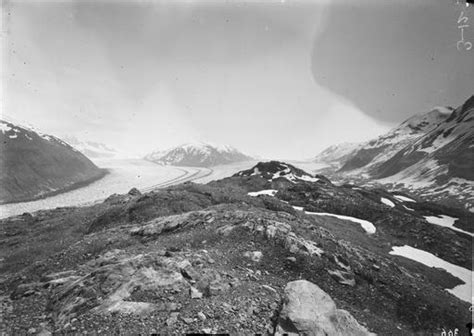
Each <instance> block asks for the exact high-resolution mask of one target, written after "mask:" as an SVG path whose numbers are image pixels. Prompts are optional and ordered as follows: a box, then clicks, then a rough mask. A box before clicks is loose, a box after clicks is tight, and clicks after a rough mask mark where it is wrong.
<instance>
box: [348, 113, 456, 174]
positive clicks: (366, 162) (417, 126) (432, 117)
mask: <svg viewBox="0 0 474 336" xmlns="http://www.w3.org/2000/svg"><path fill="white" fill-rule="evenodd" d="M450 112H452V109H450V108H435V109H433V110H432V111H430V112H428V113H426V114H421V115H415V116H414V117H411V118H409V119H407V120H406V121H404V122H403V123H401V124H400V126H398V127H396V128H394V129H392V130H391V131H389V132H388V133H386V134H384V135H381V136H379V137H378V138H376V139H374V140H370V141H368V142H366V143H363V144H362V145H360V146H359V147H357V148H356V149H355V151H354V152H352V153H348V154H346V156H345V157H343V159H344V158H347V160H344V163H343V164H342V165H341V169H340V170H341V171H342V172H347V171H353V170H356V169H360V170H362V171H364V172H366V171H370V170H372V169H374V168H376V167H377V166H378V165H380V164H382V163H383V162H385V161H386V160H388V159H389V158H390V157H392V156H393V155H394V154H395V153H396V152H398V151H399V150H401V149H402V148H404V147H405V146H407V145H408V144H410V143H412V142H413V141H414V140H416V139H417V138H419V137H420V136H422V135H424V134H427V133H429V132H430V131H432V130H433V129H434V128H436V127H437V126H438V125H439V124H440V123H441V122H443V121H444V120H446V119H447V118H448V117H449V113H450Z"/></svg>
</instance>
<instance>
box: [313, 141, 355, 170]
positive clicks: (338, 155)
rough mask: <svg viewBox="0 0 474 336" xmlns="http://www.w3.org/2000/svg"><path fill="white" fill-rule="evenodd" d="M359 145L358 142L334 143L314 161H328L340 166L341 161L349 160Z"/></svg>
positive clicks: (332, 164)
mask: <svg viewBox="0 0 474 336" xmlns="http://www.w3.org/2000/svg"><path fill="white" fill-rule="evenodd" d="M359 146H360V144H358V143H341V144H337V145H332V146H330V147H328V148H326V149H325V150H324V151H322V152H321V153H319V154H318V155H317V156H316V157H315V158H314V159H313V160H312V161H313V162H321V163H327V164H330V165H331V166H336V167H337V168H340V165H341V163H342V162H345V161H347V160H348V159H349V158H350V157H351V155H353V154H354V153H355V151H356V149H357V148H358V147H359Z"/></svg>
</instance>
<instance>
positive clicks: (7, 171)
mask: <svg viewBox="0 0 474 336" xmlns="http://www.w3.org/2000/svg"><path fill="white" fill-rule="evenodd" d="M0 141H1V143H2V146H0V157H1V164H2V169H1V170H0V203H8V202H17V201H25V200H31V199H35V198H39V197H44V196H46V195H51V194H53V193H58V192H60V191H63V190H66V189H72V188H75V187H78V186H79V185H80V184H85V183H89V182H92V181H93V180H96V179H98V178H100V177H102V176H103V175H104V174H105V171H104V170H102V169H99V168H98V167H96V166H95V165H94V164H93V163H92V162H91V161H90V160H89V159H87V158H86V157H85V156H84V155H83V154H81V153H80V152H79V151H77V150H76V149H74V148H73V147H71V146H70V145H69V144H67V143H65V142H64V141H62V140H61V139H59V138H57V137H54V136H52V135H47V134H43V133H41V132H39V131H37V130H34V129H32V128H29V127H24V126H18V125H15V124H13V123H11V122H7V121H3V120H0Z"/></svg>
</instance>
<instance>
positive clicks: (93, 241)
mask: <svg viewBox="0 0 474 336" xmlns="http://www.w3.org/2000/svg"><path fill="white" fill-rule="evenodd" d="M443 218H451V219H453V224H450V225H444V226H443V225H441V224H440V223H441V221H440V220H441V219H443ZM434 219H438V220H437V221H435V220H434ZM435 222H436V223H438V224H434V223H435ZM472 223H473V215H472V214H470V213H468V212H465V211H462V210H458V209H453V208H449V207H445V206H441V205H439V204H434V203H431V202H426V201H425V200H423V199H420V198H416V199H414V198H409V197H407V196H406V195H403V194H400V193H390V192H388V191H386V190H384V189H374V188H363V187H360V186H354V185H345V186H336V185H335V184H333V183H332V182H331V181H330V180H328V179H327V178H325V177H324V176H321V175H318V176H313V175H311V174H309V173H307V172H305V171H302V170H301V169H297V168H296V167H294V166H292V165H290V164H287V163H284V162H277V161H272V162H261V163H259V164H257V165H256V166H254V167H252V168H251V169H248V170H245V171H241V172H238V173H236V174H235V175H234V176H231V177H228V178H224V179H222V180H219V181H214V182H211V183H209V184H207V185H199V184H193V183H185V184H181V185H177V186H172V187H168V188H166V189H162V190H159V191H154V192H150V193H146V194H141V193H140V192H138V191H137V190H131V191H130V193H128V194H125V195H112V196H111V197H109V198H108V199H107V200H105V201H104V202H103V203H100V204H95V205H92V206H88V207H79V208H75V207H70V208H58V209H55V210H48V211H39V212H36V213H31V214H24V215H22V216H17V217H11V218H8V219H4V220H1V221H0V225H1V226H2V228H4V230H3V231H1V232H0V239H1V241H2V242H3V244H2V245H0V256H1V259H0V276H1V278H0V279H1V281H0V298H1V301H0V307H1V308H2V309H3V311H4V312H5V313H4V318H3V319H0V329H1V330H5V331H6V332H7V333H11V334H24V333H27V332H29V333H33V334H34V333H43V334H47V333H59V334H67V333H75V334H88V333H101V334H153V333H160V334H183V333H208V334H210V333H230V334H233V335H237V334H255V333H260V334H264V335H283V334H285V333H289V332H292V333H304V332H306V333H308V334H311V333H312V334H317V332H323V333H326V334H327V335H373V334H372V333H377V334H378V335H415V334H416V335H424V334H440V333H441V332H442V330H443V329H444V330H450V329H451V330H454V328H458V329H459V330H460V331H464V326H465V325H466V323H467V322H468V321H470V318H471V315H470V312H469V307H470V302H468V301H470V297H471V293H470V279H471V277H472V240H471V239H472V233H470V232H472V231H473V230H472ZM407 250H409V251H412V252H413V251H414V252H416V253H411V254H410V255H409V256H407V255H406V254H405V253H404V252H405V251H407ZM420 256H421V257H420ZM425 256H428V257H427V258H425V259H423V258H422V257H425ZM417 258H419V259H417Z"/></svg>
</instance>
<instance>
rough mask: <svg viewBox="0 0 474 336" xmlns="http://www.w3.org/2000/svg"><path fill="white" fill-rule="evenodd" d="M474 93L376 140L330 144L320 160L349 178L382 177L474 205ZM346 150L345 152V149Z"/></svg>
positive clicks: (396, 185) (327, 170) (427, 194)
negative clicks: (464, 100)
mask: <svg viewBox="0 0 474 336" xmlns="http://www.w3.org/2000/svg"><path fill="white" fill-rule="evenodd" d="M473 143H474V96H473V97H471V98H469V99H468V100H467V101H466V102H465V103H464V104H462V105H461V106H459V107H458V108H456V109H453V108H436V109H434V110H432V111H430V112H428V113H426V114H421V115H416V116H414V117H412V118H410V119H408V120H406V121H405V122H403V123H402V124H401V125H399V126H398V127H396V128H394V129H392V130H391V131H390V132H388V133H387V134H384V135H382V136H380V137H378V138H376V139H374V140H370V141H367V142H365V143H362V144H359V145H353V144H350V145H339V146H335V147H330V148H328V149H326V150H325V151H323V152H322V153H321V154H319V155H318V156H317V157H316V158H315V161H316V162H323V163H326V164H328V165H329V166H330V168H325V169H324V170H323V171H322V172H323V173H326V174H329V175H331V177H332V178H334V179H340V180H343V181H346V182H354V181H358V183H361V182H362V181H365V182H370V183H380V184H383V185H385V186H387V187H389V188H392V189H398V190H406V191H410V192H414V193H417V194H419V195H423V196H425V197H429V198H431V199H433V200H443V199H444V200H446V198H447V199H448V200H453V199H457V201H458V202H460V203H464V205H465V206H466V207H467V208H468V209H473V210H474V203H473V202H474V193H473V192H474V182H473V181H474V173H473V172H474V170H473V169H472V167H474V146H473ZM340 153H342V155H341V154H340Z"/></svg>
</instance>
